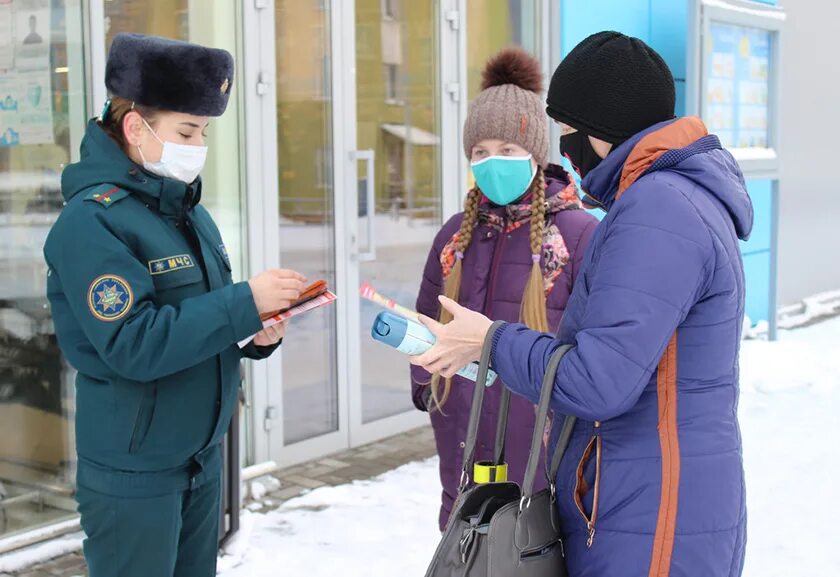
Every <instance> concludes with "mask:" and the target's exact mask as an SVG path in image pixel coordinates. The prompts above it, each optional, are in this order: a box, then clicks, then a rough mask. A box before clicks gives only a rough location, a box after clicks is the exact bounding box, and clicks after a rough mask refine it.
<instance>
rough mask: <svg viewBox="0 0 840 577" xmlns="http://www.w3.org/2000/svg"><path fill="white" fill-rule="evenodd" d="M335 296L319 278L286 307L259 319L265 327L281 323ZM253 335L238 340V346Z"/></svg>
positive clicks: (249, 339) (320, 305) (331, 300)
mask: <svg viewBox="0 0 840 577" xmlns="http://www.w3.org/2000/svg"><path fill="white" fill-rule="evenodd" d="M336 298H337V297H336V296H335V294H333V293H332V292H330V290H329V289H328V288H327V281H324V280H319V281H316V282H314V283H312V284H311V285H309V286H308V287H306V289H304V291H303V292H302V293H301V295H300V297H298V299H297V300H296V301H295V302H293V303H292V304H291V305H290V306H289V307H288V308H285V309H283V310H279V311H275V312H273V313H265V314H263V315H261V316H260V320H262V322H263V328H264V329H265V328H268V327H270V326H273V325H276V324H278V323H282V322H283V321H287V320H289V319H290V318H292V317H296V316H298V315H302V314H303V313H306V312H309V311H311V310H315V309H317V308H321V307H323V306H326V305H328V304H330V303H333V302H335V300H336ZM254 336H256V335H251V336H250V337H248V338H247V339H245V340H243V341H240V342H239V347H240V348H242V347H244V346H245V345H247V344H248V343H250V342H251V340H252V339H253V338H254Z"/></svg>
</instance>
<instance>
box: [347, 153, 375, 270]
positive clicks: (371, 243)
mask: <svg viewBox="0 0 840 577" xmlns="http://www.w3.org/2000/svg"><path fill="white" fill-rule="evenodd" d="M350 159H351V160H354V161H355V160H364V161H365V162H367V181H366V182H367V186H366V190H365V195H366V204H367V233H368V234H367V240H368V247H367V250H366V251H364V252H358V253H356V260H358V261H359V262H370V261H373V260H376V222H375V221H376V182H375V180H374V175H375V174H376V155H375V153H374V151H373V149H368V150H354V151H353V152H351V153H350ZM357 189H358V187H357ZM356 210H358V203H357V209H356Z"/></svg>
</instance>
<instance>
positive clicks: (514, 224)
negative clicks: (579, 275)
mask: <svg viewBox="0 0 840 577" xmlns="http://www.w3.org/2000/svg"><path fill="white" fill-rule="evenodd" d="M524 200H525V202H523V203H519V204H509V205H507V206H506V207H505V214H504V216H502V215H500V214H498V213H497V212H493V210H492V209H491V205H490V204H489V203H483V204H482V205H481V206H480V207H479V209H478V219H477V221H478V222H477V223H476V226H479V225H486V226H489V227H491V228H493V229H495V230H496V231H498V232H499V233H502V234H509V233H511V232H513V231H514V230H516V229H518V228H519V227H521V226H522V225H524V224H528V223H529V222H530V220H531V203H530V202H529V200H530V195H529V196H528V197H526V198H525V199H524ZM545 204H546V207H545V215H546V218H547V219H548V217H549V216H550V215H552V214H555V213H557V212H560V211H561V210H577V209H581V208H583V205H582V204H581V201H580V198H579V197H578V194H577V187H576V186H575V183H574V182H572V183H570V184H569V185H567V186H566V187H565V188H564V189H563V190H561V191H560V192H559V193H558V194H555V195H554V196H551V197H549V198H547V199H546V201H545ZM460 237H461V235H460V233H458V232H456V233H455V234H454V235H453V236H452V238H451V239H450V240H449V242H448V243H446V246H445V247H444V248H443V251H441V255H440V264H441V267H442V269H443V276H444V278H446V277H448V276H449V273H450V272H452V267H454V266H455V261H456V258H457V257H456V247H457V245H458V240H459V239H460ZM570 258H571V257H570V255H569V250H568V248H567V247H566V242H565V240H563V235H562V234H560V230H559V229H558V228H557V225H555V224H551V225H549V226H547V227H545V231H544V232H543V250H542V255H541V258H540V262H541V264H542V270H543V281H544V283H545V294H546V296H548V295H549V294H550V293H551V291H552V289H553V288H554V283H555V282H556V281H557V278H558V277H559V276H560V275H561V274H562V272H563V269H564V268H565V267H566V265H567V264H569V259H570Z"/></svg>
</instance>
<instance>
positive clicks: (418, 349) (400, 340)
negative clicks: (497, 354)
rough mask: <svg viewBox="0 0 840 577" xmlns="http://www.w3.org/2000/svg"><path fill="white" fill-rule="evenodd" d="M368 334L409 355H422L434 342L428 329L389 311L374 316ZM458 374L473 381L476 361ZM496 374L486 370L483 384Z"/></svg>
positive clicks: (476, 368) (493, 378)
mask: <svg viewBox="0 0 840 577" xmlns="http://www.w3.org/2000/svg"><path fill="white" fill-rule="evenodd" d="M370 334H371V336H372V337H373V338H374V340H377V341H379V342H381V343H385V344H386V345H388V346H389V347H393V348H395V349H397V350H398V351H400V352H401V353H405V354H407V355H411V356H417V355H422V354H423V353H425V352H426V351H428V350H429V349H430V348H432V346H433V345H434V344H435V336H434V335H433V334H432V333H431V331H429V329H427V328H426V327H424V326H423V325H421V324H420V323H418V322H415V321H413V320H411V319H407V318H405V317H401V316H399V315H396V314H394V313H392V312H389V311H383V312H381V313H379V314H378V315H377V316H376V320H375V321H373V327H371V331H370ZM458 374H459V375H460V376H462V377H464V378H465V379H469V380H471V381H473V382H475V380H476V379H477V378H478V363H470V364H469V365H467V366H466V367H464V368H463V369H461V370H460V371H458ZM497 376H498V375H497V374H496V373H495V372H494V371H493V370H492V369H490V370H488V371H487V380H486V382H485V385H486V386H488V387H489V386H490V385H492V384H493V383H494V382H496V377H497Z"/></svg>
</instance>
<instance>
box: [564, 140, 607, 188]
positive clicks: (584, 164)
mask: <svg viewBox="0 0 840 577" xmlns="http://www.w3.org/2000/svg"><path fill="white" fill-rule="evenodd" d="M560 156H562V157H563V158H566V159H568V161H569V162H571V163H572V168H574V169H575V172H577V173H578V176H580V177H581V178H584V177H585V176H586V175H587V174H589V173H590V172H592V171H593V170H594V169H595V167H596V166H598V165H599V164H600V163H601V160H603V159H602V158H601V157H600V156H598V153H597V152H595V149H594V148H592V143H591V142H590V141H589V137H588V136H587V135H586V134H584V133H583V132H581V131H579V130H578V131H575V132H572V133H571V134H566V135H563V136H561V137H560Z"/></svg>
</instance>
